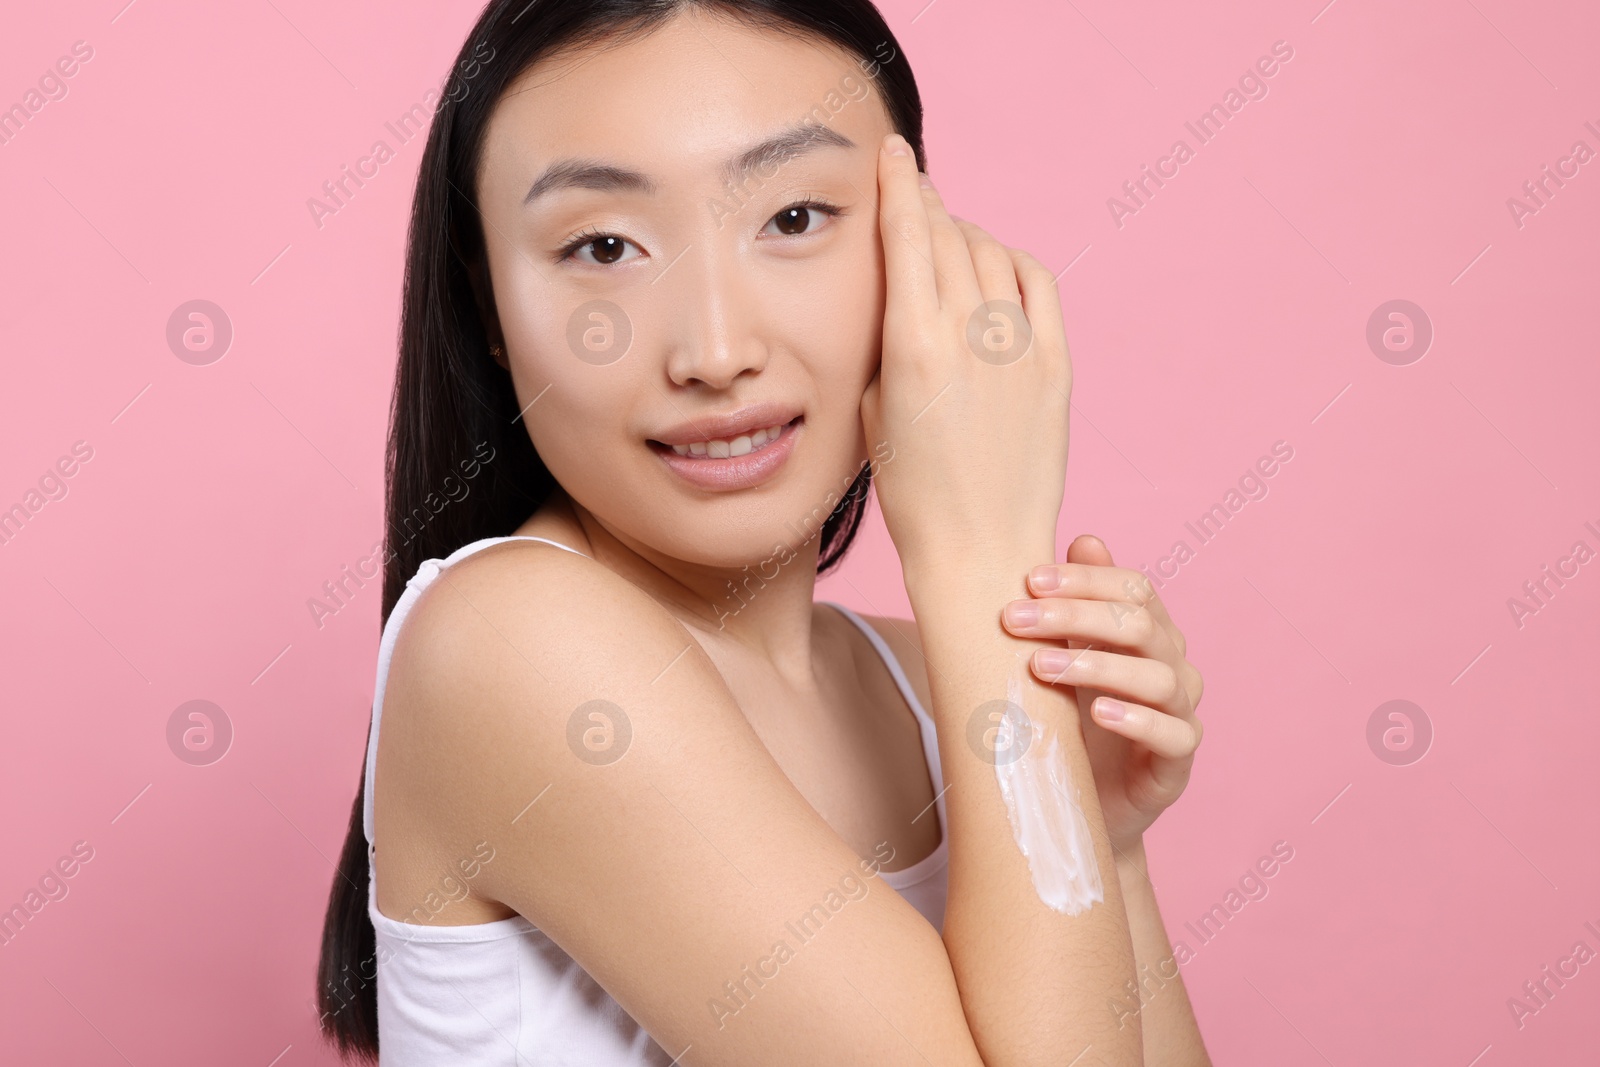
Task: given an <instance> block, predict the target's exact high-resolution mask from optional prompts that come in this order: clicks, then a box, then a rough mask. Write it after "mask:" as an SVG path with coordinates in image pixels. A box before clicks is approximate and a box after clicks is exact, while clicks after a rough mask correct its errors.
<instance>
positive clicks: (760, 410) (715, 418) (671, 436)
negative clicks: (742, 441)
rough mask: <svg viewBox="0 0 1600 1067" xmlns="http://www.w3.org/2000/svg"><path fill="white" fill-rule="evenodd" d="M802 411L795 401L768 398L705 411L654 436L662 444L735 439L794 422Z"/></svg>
mask: <svg viewBox="0 0 1600 1067" xmlns="http://www.w3.org/2000/svg"><path fill="white" fill-rule="evenodd" d="M799 414H800V409H799V408H798V407H796V406H795V405H793V404H785V403H782V402H779V401H773V400H769V401H766V402H764V403H761V404H752V405H750V406H749V407H744V408H740V409H739V410H738V411H729V412H724V413H723V414H721V415H706V416H703V417H701V418H698V419H690V420H689V421H687V422H681V423H679V424H678V425H676V426H674V427H672V428H670V429H667V430H663V431H662V432H661V433H658V434H656V435H655V436H654V437H652V438H651V440H652V441H656V442H659V443H660V444H663V445H690V444H694V443H696V442H698V441H714V440H716V439H718V438H725V439H727V440H732V439H733V438H735V437H739V436H740V435H742V434H751V433H755V432H756V431H757V430H760V429H763V428H765V427H767V426H782V425H785V424H787V423H790V422H793V421H794V420H795V417H796V416H798V415H799Z"/></svg>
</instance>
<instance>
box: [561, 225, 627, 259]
mask: <svg viewBox="0 0 1600 1067" xmlns="http://www.w3.org/2000/svg"><path fill="white" fill-rule="evenodd" d="M632 243H633V242H631V241H629V240H627V239H626V238H624V237H617V236H614V235H613V234H608V233H585V234H580V235H579V236H577V237H575V238H573V239H572V240H571V241H569V242H568V243H567V246H566V247H565V248H563V249H562V250H561V254H560V256H559V257H557V258H558V259H559V260H561V261H563V262H564V261H566V260H568V259H576V260H577V261H578V262H580V263H588V264H591V265H594V266H599V267H609V266H611V265H612V264H613V263H620V262H623V261H624V260H625V259H627V258H628V257H627V256H626V255H625V254H624V253H626V251H627V249H628V246H629V245H630V244H632ZM635 247H637V246H635ZM584 252H588V253H589V255H587V256H585V255H583V253H584ZM591 257H592V258H591Z"/></svg>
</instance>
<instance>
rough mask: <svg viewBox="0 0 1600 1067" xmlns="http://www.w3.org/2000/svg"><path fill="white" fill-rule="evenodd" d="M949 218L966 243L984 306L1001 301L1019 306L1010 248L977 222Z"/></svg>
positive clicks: (1019, 297) (1015, 265)
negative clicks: (992, 301) (990, 302)
mask: <svg viewBox="0 0 1600 1067" xmlns="http://www.w3.org/2000/svg"><path fill="white" fill-rule="evenodd" d="M950 217H951V219H952V220H953V221H954V222H955V224H956V228H957V229H958V230H960V231H961V235H962V236H963V237H965V238H966V240H967V254H968V255H970V256H971V257H972V269H973V273H974V274H975V275H976V276H977V279H978V292H979V296H980V298H981V299H982V300H983V301H984V303H988V302H989V301H991V300H1004V301H1006V302H1008V303H1012V304H1016V305H1017V306H1018V307H1021V306H1022V291H1021V289H1020V288H1019V287H1018V282H1017V264H1016V261H1015V260H1013V259H1012V258H1011V251H1010V249H1008V248H1006V246H1005V245H1003V244H1001V243H1000V242H999V241H997V240H995V239H994V237H992V236H991V235H990V234H989V231H987V230H985V229H984V228H983V227H982V226H979V225H978V224H977V223H975V222H968V221H967V220H966V219H958V218H956V217H955V216H954V215H952V216H950Z"/></svg>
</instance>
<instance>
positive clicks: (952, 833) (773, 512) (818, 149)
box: [319, 0, 1208, 1067]
mask: <svg viewBox="0 0 1600 1067" xmlns="http://www.w3.org/2000/svg"><path fill="white" fill-rule="evenodd" d="M921 142H922V135H921V104H920V101H919V97H918V95H917V89H916V85H915V82H914V81H913V79H912V76H911V71H910V69H909V67H908V65H907V60H906V57H905V56H904V54H903V53H902V52H901V51H900V48H899V45H898V44H897V42H896V41H895V40H894V38H893V36H892V35H891V34H890V32H889V30H888V28H887V26H885V25H884V23H883V21H882V19H881V17H880V16H879V14H878V13H877V11H876V10H875V9H874V8H873V7H872V6H871V5H870V4H869V3H867V2H866V0H759V2H749V0H558V2H547V0H533V2H532V3H529V2H528V0H509V2H504V3H502V2H499V0H496V2H494V3H491V4H490V5H489V7H488V8H487V9H486V10H485V11H484V13H483V16H482V18H481V19H480V21H479V22H478V24H477V25H476V26H475V27H474V29H473V31H472V34H471V36H470V38H469V39H468V41H467V43H466V45H465V46H463V49H462V52H461V58H460V62H459V64H458V67H457V75H456V78H455V80H454V81H453V82H452V83H451V87H450V90H449V92H448V93H447V95H446V99H445V100H444V101H443V102H442V104H441V107H440V110H439V111H438V113H437V116H436V118H435V120H434V123H433V127H432V130H431V131H430V134H429V138H428V142H427V148H426V150H425V153H424V158H423V161H422V171H421V175H420V178H419V180H418V185H417V191H416V201H415V209H414V213H413V216H412V226H411V234H410V245H409V251H408V260H407V271H406V281H405V295H404V306H403V329H402V338H401V353H400V364H399V368H398V377H397V385H396V392H395V398H394V407H393V421H392V429H391V436H390V441H389V450H390V451H389V484H388V532H389V539H388V549H389V551H388V555H387V561H386V566H385V573H384V618H385V626H384V631H383V638H382V643H381V646H380V655H379V664H378V674H377V686H376V693H375V697H374V706H373V715H372V726H371V732H370V734H369V742H368V749H367V759H366V765H365V776H364V780H363V785H362V789H361V791H360V793H359V794H358V796H357V798H356V803H355V807H354V810H353V812H352V817H351V826H350V836H349V839H348V841H347V843H346V846H345V849H344V853H343V856H342V860H341V866H340V871H339V877H338V878H336V879H335V882H334V891H333V896H332V900H331V902H330V905H329V912H328V921H327V929H326V933H325V938H324V945H323V957H322V965H321V971H320V976H319V977H320V991H319V997H320V1005H321V1007H322V1009H323V1011H324V1014H323V1027H324V1030H325V1032H326V1033H328V1034H329V1035H330V1037H331V1039H332V1040H334V1041H335V1042H336V1043H337V1044H338V1045H339V1047H340V1048H341V1049H342V1050H343V1051H344V1052H345V1053H347V1054H353V1055H356V1056H360V1057H363V1058H368V1059H370V1058H373V1057H375V1055H376V1054H377V1052H378V1051H379V1049H380V1048H381V1051H382V1057H383V1062H384V1063H386V1064H394V1065H411V1064H429V1065H436V1064H444V1063H452V1064H454V1063H472V1064H478V1063H503V1064H556V1063H571V1064H587V1065H594V1064H601V1065H609V1064H647V1063H648V1064H670V1063H682V1064H695V1065H708V1067H709V1065H733V1064H752V1063H760V1064H767V1065H790V1064H793V1065H813V1064H821V1063H826V1064H840V1063H875V1064H884V1063H894V1064H932V1065H937V1067H955V1065H987V1067H1002V1065H1004V1067H1011V1065H1021V1064H1045V1063H1049V1064H1058V1065H1059V1064H1067V1063H1079V1064H1090V1063H1100V1064H1117V1065H1128V1064H1139V1063H1143V1062H1146V1059H1148V1062H1150V1063H1159V1064H1162V1065H1163V1067H1180V1065H1181V1067H1186V1065H1195V1064H1206V1063H1207V1062H1208V1061H1207V1059H1206V1055H1205V1052H1204V1049H1203V1046H1202V1044H1201V1041H1200V1037H1199V1033H1198V1029H1197V1027H1196V1024H1195V1020H1194V1017H1193V1014H1192V1012H1191V1010H1190V1007H1189V1002H1188V1000H1187V997H1186V995H1185V992H1184V989H1183V984H1182V980H1181V979H1180V978H1179V977H1178V976H1177V968H1176V965H1175V963H1174V961H1173V958H1172V949H1171V946H1170V944H1169V942H1168V939H1167V935H1166V933H1165V931H1164V929H1163V927H1162V923H1161V919H1160V915H1159V912H1158V910H1157V906H1156V902H1155V898H1154V895H1153V892H1152V890H1151V886H1150V883H1149V881H1148V879H1147V878H1146V876H1145V867H1146V864H1145V854H1144V846H1143V833H1144V831H1145V829H1146V828H1147V827H1148V826H1149V825H1150V824H1151V822H1152V821H1153V820H1154V819H1155V818H1156V816H1157V815H1158V814H1159V813H1160V812H1161V811H1162V810H1163V809H1164V808H1165V807H1166V806H1168V805H1169V804H1171V803H1172V801H1173V800H1175V799H1176V798H1177V796H1178V795H1179V793H1181V791H1182V789H1183V787H1184V784H1185V783H1186V781H1187V779H1188V775H1189V770H1190V766H1191V762H1192V758H1193V753H1194V750H1195V746H1196V745H1197V744H1198V743H1199V740H1200V723H1199V720H1198V719H1197V718H1196V717H1195V705H1196V702H1197V701H1198V699H1199V696H1200V677H1199V675H1198V673H1197V672H1196V671H1195V669H1194V668H1193V667H1192V666H1191V665H1190V664H1189V663H1188V662H1187V660H1186V659H1185V644H1184V639H1183V635H1182V634H1181V633H1180V632H1179V631H1178V629H1177V628H1176V627H1175V626H1174V625H1173V623H1172V620H1171V619H1170V618H1169V616H1168V614H1167V612H1166V610H1165V609H1164V608H1163V606H1162V605H1161V603H1160V601H1159V600H1158V599H1157V598H1156V597H1155V596H1154V595H1153V592H1152V591H1151V590H1150V588H1149V585H1148V583H1146V582H1145V581H1144V580H1143V578H1142V576H1140V575H1139V574H1137V572H1134V571H1129V570H1123V569H1119V568H1116V567H1115V566H1113V565H1112V561H1111V558H1110V556H1109V555H1108V554H1107V552H1106V550H1105V547H1104V546H1103V545H1101V544H1100V543H1099V542H1097V541H1095V540H1093V539H1092V538H1080V539H1079V540H1078V541H1076V542H1074V544H1073V545H1072V547H1071V549H1069V552H1068V562H1067V563H1065V564H1055V563H1053V562H1052V561H1053V560H1054V553H1055V532H1056V520H1057V516H1058V513H1059V511H1060V508H1061V504H1062V494H1063V486H1064V481H1065V473H1066V454H1067V421H1068V420H1067V413H1068V401H1067V398H1068V395H1069V393H1070V389H1071V371H1070V365H1069V361H1068V354H1067V346H1066V341H1065V337H1064V331H1063V326H1062V321H1061V312H1060V305H1059V299H1058V296H1057V293H1056V290H1055V286H1054V283H1053V280H1052V277H1051V273H1050V271H1049V270H1048V269H1046V268H1045V267H1043V266H1042V265H1041V264H1040V263H1039V262H1038V261H1037V260H1035V259H1034V258H1033V257H1032V256H1030V255H1028V254H1027V253H1025V252H1022V251H1019V250H1016V249H1011V248H1007V247H1005V246H1003V245H1001V244H1000V243H998V242H997V241H995V240H994V239H993V238H992V237H990V236H989V235H988V234H987V233H985V232H984V231H983V230H982V229H980V228H979V227H977V226H975V225H973V224H971V223H969V222H965V221H960V220H955V219H952V218H951V217H950V216H949V214H948V213H947V212H946V210H945V208H944V206H943V204H942V202H941V200H940V198H939V195H938V193H937V192H936V191H934V190H933V189H932V188H931V187H930V186H929V185H928V184H927V183H926V181H925V180H923V179H924V177H925V176H924V175H923V173H922V172H923V171H924V170H925V165H924V157H923V151H922V143H921ZM869 482H872V483H875V484H876V487H877V492H878V498H879V501H880V506H881V507H882V509H883V515H884V520H885V523H886V525H887V527H888V530H889V533H890V535H891V537H892V538H893V540H894V544H895V547H896V549H897V550H898V554H899V557H900V560H901V564H902V568H903V572H904V578H905V583H906V588H907V590H908V592H909V594H910V600H911V606H912V611H913V614H914V615H915V620H907V619H893V618H882V617H878V616H862V615H858V614H856V613H855V612H852V611H850V610H848V609H845V608H843V607H842V606H839V605H833V604H828V603H817V602H814V601H813V592H814V586H815V582H816V578H817V575H818V574H820V573H823V572H825V571H827V570H828V569H829V568H830V567H832V566H834V565H835V564H837V563H838V561H839V560H840V558H841V557H842V555H843V554H844V552H845V550H846V548H847V547H848V545H849V543H850V541H851V538H852V536H853V535H854V533H855V531H856V528H857V525H858V523H859V522H860V519H861V516H862V513H863V510H864V508H865V500H864V494H865V492H866V489H867V487H868V484H869ZM1030 575H1031V577H1030ZM1019 609H1023V610H1019ZM1028 610H1031V612H1032V614H1031V616H1030V615H1029V614H1028ZM402 624H403V625H402Z"/></svg>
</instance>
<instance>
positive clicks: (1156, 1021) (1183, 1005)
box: [1111, 841, 1211, 1067]
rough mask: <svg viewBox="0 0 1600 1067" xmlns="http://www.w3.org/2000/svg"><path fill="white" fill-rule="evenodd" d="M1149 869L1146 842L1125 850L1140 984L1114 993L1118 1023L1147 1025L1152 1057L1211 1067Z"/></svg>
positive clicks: (1178, 1066)
mask: <svg viewBox="0 0 1600 1067" xmlns="http://www.w3.org/2000/svg"><path fill="white" fill-rule="evenodd" d="M1149 872H1150V864H1149V862H1148V860H1147V858H1146V856H1145V851H1144V843H1143V842H1142V841H1141V842H1140V843H1139V844H1138V845H1137V846H1135V847H1134V848H1131V849H1121V850H1119V852H1118V854H1117V877H1118V881H1119V882H1120V883H1121V885H1122V899H1123V903H1124V904H1125V906H1126V908H1127V914H1128V923H1129V926H1130V927H1131V930H1132V934H1133V954H1134V957H1135V959H1136V961H1137V970H1138V980H1137V982H1136V983H1135V985H1134V987H1132V988H1129V987H1124V995H1123V996H1120V997H1115V998H1113V1003H1112V1007H1111V1012H1112V1014H1113V1015H1114V1016H1115V1017H1116V1019H1117V1025H1118V1026H1131V1027H1140V1028H1142V1032H1143V1034H1144V1054H1145V1059H1146V1061H1147V1062H1149V1063H1152V1064H1161V1065H1162V1067H1211V1057H1210V1056H1208V1055H1207V1054H1206V1047H1205V1042H1204V1041H1202V1040H1201V1038H1200V1024H1199V1023H1198V1022H1197V1021H1196V1020H1195V1016H1194V1008H1193V1006H1191V1005H1190V1003H1189V993H1188V990H1187V989H1186V988H1185V987H1184V984H1183V974H1182V973H1181V972H1180V971H1179V969H1178V962H1177V958H1176V956H1174V954H1173V951H1172V942H1171V941H1170V939H1169V938H1168V936H1167V928H1166V925H1165V923H1163V922H1162V919H1161V908H1160V906H1159V905H1158V904H1157V903H1156V892H1155V886H1154V885H1153V884H1152V883H1151V881H1150V876H1149Z"/></svg>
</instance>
